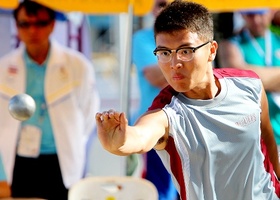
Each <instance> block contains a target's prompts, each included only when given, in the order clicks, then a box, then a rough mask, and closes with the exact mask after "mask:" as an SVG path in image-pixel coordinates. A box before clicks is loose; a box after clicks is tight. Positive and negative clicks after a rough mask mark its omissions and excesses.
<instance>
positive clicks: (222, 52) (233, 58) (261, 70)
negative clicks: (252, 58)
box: [218, 41, 280, 92]
mask: <svg viewBox="0 0 280 200" xmlns="http://www.w3.org/2000/svg"><path fill="white" fill-rule="evenodd" d="M218 57H219V64H220V66H221V67H234V68H241V69H249V70H252V71H254V72H256V73H257V74H258V76H259V77H260V78H261V80H262V82H263V85H264V88H265V90H266V91H270V92H280V78H279V77H280V67H258V66H255V65H249V64H247V63H246V62H245V60H244V59H243V56H242V54H241V52H240V50H239V49H238V47H237V46H236V45H235V44H233V43H232V42H230V41H222V42H221V43H220V45H219V50H218Z"/></svg>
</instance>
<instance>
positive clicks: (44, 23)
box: [17, 20, 52, 29]
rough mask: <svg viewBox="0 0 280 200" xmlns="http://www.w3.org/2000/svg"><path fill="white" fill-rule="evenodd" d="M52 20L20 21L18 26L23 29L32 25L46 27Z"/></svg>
mask: <svg viewBox="0 0 280 200" xmlns="http://www.w3.org/2000/svg"><path fill="white" fill-rule="evenodd" d="M51 22H52V20H40V21H36V22H27V21H18V22H17V26H18V27H19V28H22V29H27V28H30V27H31V26H35V27H36V28H44V27H46V26H48V25H49V24H50V23H51Z"/></svg>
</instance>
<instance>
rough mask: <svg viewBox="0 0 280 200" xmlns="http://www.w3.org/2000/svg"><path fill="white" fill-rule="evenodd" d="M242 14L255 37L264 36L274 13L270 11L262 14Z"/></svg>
mask: <svg viewBox="0 0 280 200" xmlns="http://www.w3.org/2000/svg"><path fill="white" fill-rule="evenodd" d="M242 16H243V19H244V20H245V23H246V27H247V28H248V29H249V30H250V32H251V33H252V35H253V36H255V37H259V36H264V34H265V32H266V30H267V29H268V28H269V25H270V24H271V20H272V13H271V12H270V11H267V12H265V13H262V14H243V15H242Z"/></svg>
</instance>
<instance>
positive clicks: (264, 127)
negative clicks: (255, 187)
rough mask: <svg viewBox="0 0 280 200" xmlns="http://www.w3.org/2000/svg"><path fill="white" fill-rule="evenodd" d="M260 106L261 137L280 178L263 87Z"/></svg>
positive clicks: (279, 165) (279, 166) (276, 152)
mask: <svg viewBox="0 0 280 200" xmlns="http://www.w3.org/2000/svg"><path fill="white" fill-rule="evenodd" d="M261 106H262V113H261V133H262V135H261V136H262V139H263V140H264V143H265V144H266V148H267V151H268V155H269V159H270V161H271V163H272V165H273V168H274V171H275V173H276V175H277V177H278V178H280V164H279V159H278V151H277V145H276V142H275V138H274V134H273V129H272V126H271V124H270V118H269V111H268V103H267V97H266V94H265V92H264V89H263V90H262V101H261Z"/></svg>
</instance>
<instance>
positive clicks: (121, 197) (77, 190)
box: [68, 176, 158, 200]
mask: <svg viewBox="0 0 280 200" xmlns="http://www.w3.org/2000/svg"><path fill="white" fill-rule="evenodd" d="M68 200H158V192H157V189H156V187H155V186H154V185H153V184H152V183H151V182H150V181H148V180H146V179H142V178H137V177H132V176H113V177H112V176H108V177H106V176H105V177H93V176H92V177H87V178H84V179H82V180H80V181H78V182H77V183H76V184H74V185H73V186H72V187H71V188H70V189H69V193H68Z"/></svg>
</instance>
